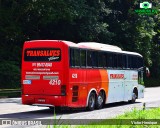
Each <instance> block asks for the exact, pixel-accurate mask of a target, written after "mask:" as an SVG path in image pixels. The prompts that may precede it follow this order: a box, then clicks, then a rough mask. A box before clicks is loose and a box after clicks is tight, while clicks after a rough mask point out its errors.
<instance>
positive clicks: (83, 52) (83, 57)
mask: <svg viewBox="0 0 160 128" xmlns="http://www.w3.org/2000/svg"><path fill="white" fill-rule="evenodd" d="M80 60H81V67H86V50H82V49H81V50H80Z"/></svg>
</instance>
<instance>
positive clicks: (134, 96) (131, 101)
mask: <svg viewBox="0 0 160 128" xmlns="http://www.w3.org/2000/svg"><path fill="white" fill-rule="evenodd" d="M137 98H138V90H137V89H134V90H133V92H132V99H131V100H129V102H130V103H135V101H136V99H137Z"/></svg>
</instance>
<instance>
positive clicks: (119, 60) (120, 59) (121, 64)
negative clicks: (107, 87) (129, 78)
mask: <svg viewBox="0 0 160 128" xmlns="http://www.w3.org/2000/svg"><path fill="white" fill-rule="evenodd" d="M117 63H118V64H117V65H118V68H123V60H122V54H118V61H117Z"/></svg>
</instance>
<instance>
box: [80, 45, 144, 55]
mask: <svg viewBox="0 0 160 128" xmlns="http://www.w3.org/2000/svg"><path fill="white" fill-rule="evenodd" d="M78 46H87V47H88V48H91V49H95V50H102V51H109V52H117V53H124V54H132V55H138V56H141V57H142V55H141V54H139V53H136V52H129V51H122V49H121V48H120V47H118V46H115V45H109V44H102V43H97V42H81V43H78Z"/></svg>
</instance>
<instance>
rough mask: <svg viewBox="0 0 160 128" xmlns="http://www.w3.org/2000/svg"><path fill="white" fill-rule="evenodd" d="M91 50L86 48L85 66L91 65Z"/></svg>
mask: <svg viewBox="0 0 160 128" xmlns="http://www.w3.org/2000/svg"><path fill="white" fill-rule="evenodd" d="M91 57H92V52H91V51H89V50H87V67H92V58H91Z"/></svg>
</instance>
